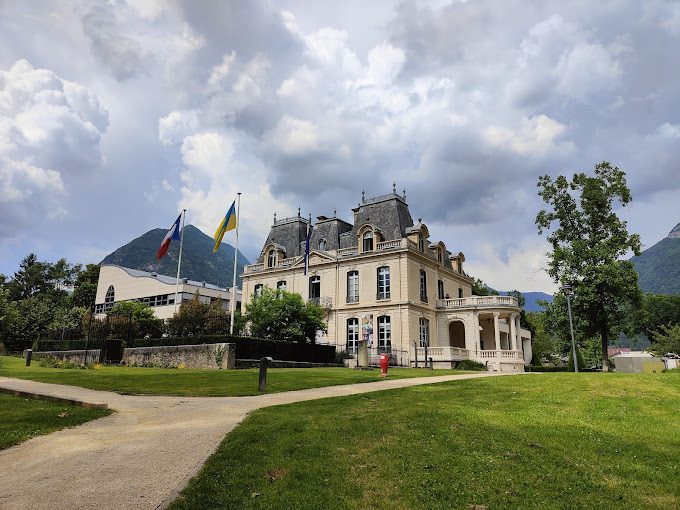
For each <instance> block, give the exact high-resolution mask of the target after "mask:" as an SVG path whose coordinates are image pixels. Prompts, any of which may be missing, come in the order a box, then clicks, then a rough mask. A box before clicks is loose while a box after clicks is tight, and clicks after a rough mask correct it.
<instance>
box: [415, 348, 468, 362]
mask: <svg viewBox="0 0 680 510" xmlns="http://www.w3.org/2000/svg"><path fill="white" fill-rule="evenodd" d="M426 350H427V357H428V358H432V361H460V360H464V359H468V358H469V353H468V350H467V349H463V348H461V347H450V346H443V347H428V348H427V349H425V347H418V349H417V353H416V354H417V355H418V359H419V360H425V357H426V352H425V351H426Z"/></svg>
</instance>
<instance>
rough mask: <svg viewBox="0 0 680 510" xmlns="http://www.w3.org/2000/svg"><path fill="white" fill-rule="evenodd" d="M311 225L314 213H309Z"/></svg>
mask: <svg viewBox="0 0 680 510" xmlns="http://www.w3.org/2000/svg"><path fill="white" fill-rule="evenodd" d="M309 223H310V224H311V223H312V213H309Z"/></svg>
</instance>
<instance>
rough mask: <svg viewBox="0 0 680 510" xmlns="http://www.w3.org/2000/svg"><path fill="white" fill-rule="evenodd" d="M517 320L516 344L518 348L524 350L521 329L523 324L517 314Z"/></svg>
mask: <svg viewBox="0 0 680 510" xmlns="http://www.w3.org/2000/svg"><path fill="white" fill-rule="evenodd" d="M516 320H517V328H516V330H517V340H516V344H515V345H516V346H517V347H516V350H518V351H521V350H522V329H521V328H522V326H521V324H520V322H519V315H517V316H516Z"/></svg>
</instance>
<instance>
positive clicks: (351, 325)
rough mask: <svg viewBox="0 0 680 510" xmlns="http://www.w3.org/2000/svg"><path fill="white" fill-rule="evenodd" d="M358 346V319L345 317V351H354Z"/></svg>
mask: <svg viewBox="0 0 680 510" xmlns="http://www.w3.org/2000/svg"><path fill="white" fill-rule="evenodd" d="M358 346H359V319H356V318H351V319H347V352H356V350H357V347H358Z"/></svg>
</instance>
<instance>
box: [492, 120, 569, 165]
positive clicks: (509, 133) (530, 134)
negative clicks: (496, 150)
mask: <svg viewBox="0 0 680 510" xmlns="http://www.w3.org/2000/svg"><path fill="white" fill-rule="evenodd" d="M565 131H566V126H565V125H564V124H560V123H559V122H557V121H556V120H555V119H551V118H550V117H548V116H547V115H536V116H534V117H531V118H523V119H520V125H519V126H518V127H517V128H516V129H514V130H510V129H506V128H503V127H496V126H489V127H488V128H487V129H486V133H485V134H486V138H487V140H488V141H489V142H490V143H491V144H492V145H496V146H499V147H508V148H510V149H511V150H513V151H515V152H516V153H518V154H521V155H525V156H530V155H543V154H545V153H546V152H551V151H552V152H555V151H558V150H570V149H572V148H573V144H571V143H570V142H559V141H558V139H559V138H560V137H561V136H562V135H563V134H564V133H565Z"/></svg>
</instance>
